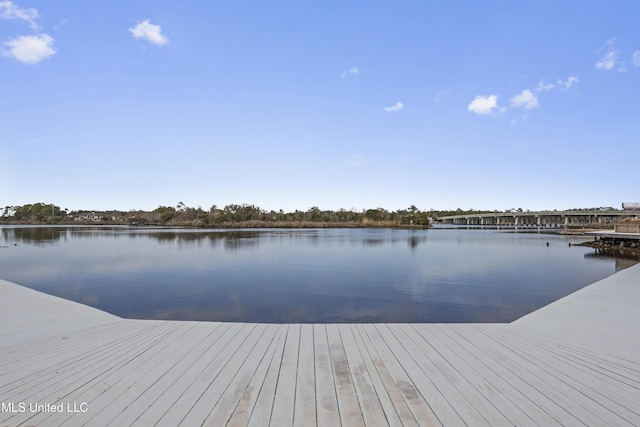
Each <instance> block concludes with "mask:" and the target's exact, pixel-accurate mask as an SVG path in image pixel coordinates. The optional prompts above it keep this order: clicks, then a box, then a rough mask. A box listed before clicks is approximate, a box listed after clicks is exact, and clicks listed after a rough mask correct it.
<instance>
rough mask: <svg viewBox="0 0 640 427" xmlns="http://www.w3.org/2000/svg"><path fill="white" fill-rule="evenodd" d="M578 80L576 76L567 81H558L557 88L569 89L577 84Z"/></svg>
mask: <svg viewBox="0 0 640 427" xmlns="http://www.w3.org/2000/svg"><path fill="white" fill-rule="evenodd" d="M579 81H580V80H578V77H576V76H570V77H569V78H568V79H567V80H564V81H563V80H562V79H558V86H562V87H563V88H564V89H569V88H570V87H571V86H573V85H575V84H577V83H578V82H579Z"/></svg>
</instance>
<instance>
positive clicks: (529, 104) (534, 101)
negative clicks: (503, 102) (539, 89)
mask: <svg viewBox="0 0 640 427" xmlns="http://www.w3.org/2000/svg"><path fill="white" fill-rule="evenodd" d="M511 105H512V106H513V107H517V108H524V109H525V110H532V109H534V108H536V107H537V106H538V97H537V96H535V95H534V94H533V92H531V91H530V90H529V89H525V90H523V91H522V92H520V93H519V94H517V95H516V96H514V97H513V98H511Z"/></svg>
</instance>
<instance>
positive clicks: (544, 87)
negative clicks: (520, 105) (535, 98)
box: [534, 82, 556, 92]
mask: <svg viewBox="0 0 640 427" xmlns="http://www.w3.org/2000/svg"><path fill="white" fill-rule="evenodd" d="M554 87H556V86H555V85H554V84H553V83H543V82H540V83H538V86H536V88H535V89H534V91H535V92H546V91H548V90H551V89H553V88H554Z"/></svg>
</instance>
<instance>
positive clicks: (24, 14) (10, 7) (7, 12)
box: [0, 0, 40, 31]
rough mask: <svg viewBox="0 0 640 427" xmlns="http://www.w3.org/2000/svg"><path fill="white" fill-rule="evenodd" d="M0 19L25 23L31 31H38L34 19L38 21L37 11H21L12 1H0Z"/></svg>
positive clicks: (38, 27) (31, 9) (30, 9)
mask: <svg viewBox="0 0 640 427" xmlns="http://www.w3.org/2000/svg"><path fill="white" fill-rule="evenodd" d="M0 18H2V19H8V20H13V19H17V20H21V21H25V22H27V23H28V24H29V26H30V27H31V29H32V30H33V31H38V30H39V29H40V26H39V25H38V23H37V22H36V19H38V11H37V10H36V9H33V8H29V9H22V8H20V7H19V6H18V5H16V4H15V3H14V2H12V1H8V0H3V1H0Z"/></svg>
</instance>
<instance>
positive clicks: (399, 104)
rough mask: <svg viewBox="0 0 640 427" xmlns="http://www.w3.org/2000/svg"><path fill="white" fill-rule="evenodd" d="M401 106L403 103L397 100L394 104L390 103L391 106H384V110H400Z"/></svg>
mask: <svg viewBox="0 0 640 427" xmlns="http://www.w3.org/2000/svg"><path fill="white" fill-rule="evenodd" d="M403 108H404V104H403V103H402V102H397V103H396V104H395V105H392V106H391V107H384V111H387V112H393V111H400V110H402V109H403Z"/></svg>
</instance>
